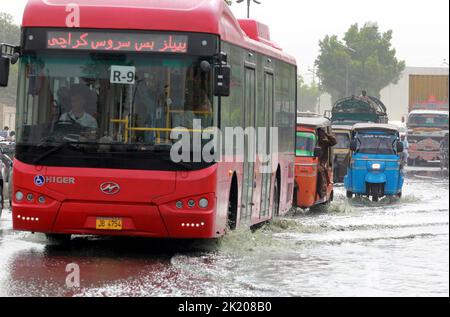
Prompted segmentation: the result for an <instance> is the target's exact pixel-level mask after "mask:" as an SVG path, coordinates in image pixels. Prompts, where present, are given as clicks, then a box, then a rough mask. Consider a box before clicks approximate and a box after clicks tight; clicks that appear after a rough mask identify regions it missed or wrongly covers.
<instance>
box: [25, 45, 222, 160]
mask: <svg viewBox="0 0 450 317" xmlns="http://www.w3.org/2000/svg"><path fill="white" fill-rule="evenodd" d="M205 60H206V61H208V62H209V63H212V59H211V60H208V59H207V58H200V57H192V56H186V55H184V56H180V55H176V56H175V55H168V54H166V55H145V54H136V53H120V54H111V53H98V52H95V53H92V52H91V53H85V52H81V53H80V52H76V53H68V54H67V53H66V54H64V55H61V54H57V53H50V52H48V51H43V52H42V53H39V52H36V53H33V54H28V55H25V56H23V57H22V59H21V74H20V77H21V82H20V88H19V103H18V107H19V109H18V127H17V144H18V146H19V148H20V149H21V151H20V153H23V152H24V151H25V152H27V155H28V160H30V156H33V155H35V156H36V157H38V158H39V157H40V156H41V155H42V154H43V153H42V151H48V148H49V146H50V145H52V146H58V145H60V144H65V143H70V144H72V145H73V144H75V145H78V146H77V148H78V149H80V148H83V147H89V149H90V151H91V152H90V154H91V155H92V154H95V153H97V154H102V153H114V152H124V151H125V152H152V151H154V149H155V148H158V146H160V145H171V144H173V143H174V142H176V140H171V139H170V131H171V129H173V128H177V127H184V128H187V129H188V130H191V131H192V129H194V125H193V122H194V119H198V120H201V121H199V122H201V127H202V128H207V127H211V126H213V123H214V122H213V120H214V116H213V97H212V81H211V71H203V70H202V69H201V67H200V63H201V62H202V61H205ZM195 127H197V128H198V126H197V125H196V126H195ZM43 145H45V146H43ZM72 149H74V147H72ZM32 153H33V154H32ZM44 153H45V152H44ZM56 154H58V155H61V154H60V151H55V155H56ZM44 156H45V155H44ZM44 161H45V160H44ZM39 163H43V164H44V163H45V162H39Z"/></svg>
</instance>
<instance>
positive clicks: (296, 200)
mask: <svg viewBox="0 0 450 317" xmlns="http://www.w3.org/2000/svg"><path fill="white" fill-rule="evenodd" d="M297 205H298V186H297V183H295V186H294V199H293V200H292V207H293V208H294V209H295V208H297Z"/></svg>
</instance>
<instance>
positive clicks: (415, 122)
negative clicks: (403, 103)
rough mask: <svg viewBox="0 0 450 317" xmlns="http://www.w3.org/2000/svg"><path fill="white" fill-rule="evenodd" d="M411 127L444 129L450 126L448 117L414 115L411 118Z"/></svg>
mask: <svg viewBox="0 0 450 317" xmlns="http://www.w3.org/2000/svg"><path fill="white" fill-rule="evenodd" d="M409 125H410V126H417V127H443V126H448V115H438V114H413V115H411V117H410V118H409Z"/></svg>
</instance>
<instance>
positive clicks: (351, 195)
mask: <svg viewBox="0 0 450 317" xmlns="http://www.w3.org/2000/svg"><path fill="white" fill-rule="evenodd" d="M347 198H349V199H351V198H353V193H352V192H351V191H347Z"/></svg>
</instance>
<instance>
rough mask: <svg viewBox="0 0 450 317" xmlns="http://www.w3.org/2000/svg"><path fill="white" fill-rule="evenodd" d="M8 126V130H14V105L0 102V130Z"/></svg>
mask: <svg viewBox="0 0 450 317" xmlns="http://www.w3.org/2000/svg"><path fill="white" fill-rule="evenodd" d="M4 127H9V130H10V131H15V130H16V107H10V106H7V105H4V104H0V130H2V129H3V128H4Z"/></svg>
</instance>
